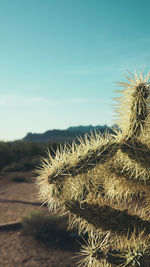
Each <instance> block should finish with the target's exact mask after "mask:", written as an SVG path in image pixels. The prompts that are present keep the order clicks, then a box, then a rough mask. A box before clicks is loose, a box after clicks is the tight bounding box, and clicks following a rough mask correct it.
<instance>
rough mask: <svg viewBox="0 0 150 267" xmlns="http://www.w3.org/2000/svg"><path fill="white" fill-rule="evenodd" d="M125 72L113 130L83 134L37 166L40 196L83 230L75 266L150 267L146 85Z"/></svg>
mask: <svg viewBox="0 0 150 267" xmlns="http://www.w3.org/2000/svg"><path fill="white" fill-rule="evenodd" d="M149 77H150V74H148V75H147V76H145V77H144V76H143V75H142V74H141V73H140V74H139V75H138V74H137V73H135V75H133V74H131V73H130V77H127V79H128V83H119V84H120V85H121V86H123V87H124V88H125V89H123V90H122V91H117V92H121V93H122V94H123V97H120V98H116V100H117V101H118V102H119V108H117V109H116V112H117V113H118V114H119V117H120V118H119V119H118V120H117V121H116V122H117V123H118V126H119V130H118V129H117V128H116V129H115V130H114V131H115V134H108V133H107V132H106V133H105V134H104V135H102V134H100V133H97V132H96V133H95V134H91V136H88V135H85V138H84V140H83V139H80V140H79V141H80V144H76V143H75V142H73V143H72V145H71V146H70V145H65V146H64V147H61V146H60V148H58V149H57V151H56V154H55V157H52V156H51V155H50V153H48V157H47V158H46V159H43V160H42V162H41V166H40V167H39V168H38V170H37V172H38V177H37V187H38V191H39V196H40V198H41V199H42V201H43V202H44V203H47V204H48V206H49V208H53V209H54V210H57V209H59V211H60V213H61V214H63V213H68V215H69V227H70V228H71V227H76V228H77V229H78V233H79V234H82V233H88V236H89V241H88V242H87V241H86V242H85V244H84V245H83V247H82V249H81V253H80V255H82V256H83V258H82V259H81V260H80V262H79V266H88V267H96V266H97V267H99V266H120V267H121V266H122V267H123V266H147V267H148V266H150V135H149V134H150V133H149V131H150V85H149Z"/></svg>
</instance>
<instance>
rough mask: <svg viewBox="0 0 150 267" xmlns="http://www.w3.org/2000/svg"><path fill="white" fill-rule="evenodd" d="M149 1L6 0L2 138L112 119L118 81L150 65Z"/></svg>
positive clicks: (2, 7)
mask: <svg viewBox="0 0 150 267" xmlns="http://www.w3.org/2000/svg"><path fill="white" fill-rule="evenodd" d="M149 10H150V2H149V1H144V0H143V1H141V0H140V1H139V0H132V1H131V0H130V1H129V0H126V1H122V0H113V1H112V0H22V1H20V0H0V118H1V123H0V125H1V127H0V128H1V129H0V140H4V141H7V140H15V139H20V138H23V137H24V136H25V135H26V133H27V132H36V133H42V132H45V131H46V130H50V129H54V128H55V129H66V128H67V127H69V126H77V125H89V124H92V125H104V124H107V125H108V126H111V125H112V124H113V123H114V122H115V121H114V117H113V114H114V111H113V108H112V106H111V105H112V104H115V101H114V100H113V99H112V98H113V97H116V96H117V94H115V93H114V92H113V91H114V90H115V89H116V88H117V89H118V86H117V85H115V84H114V82H115V81H124V80H125V78H124V75H126V74H127V70H129V71H131V72H134V71H135V70H143V69H145V73H146V72H147V71H148V70H149V67H150V66H149V65H150V19H149Z"/></svg>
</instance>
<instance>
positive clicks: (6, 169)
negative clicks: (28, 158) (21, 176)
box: [2, 162, 23, 172]
mask: <svg viewBox="0 0 150 267" xmlns="http://www.w3.org/2000/svg"><path fill="white" fill-rule="evenodd" d="M22 170H23V164H22V163H20V162H13V163H11V164H10V165H8V166H5V167H4V168H3V169H2V171H3V172H15V171H22Z"/></svg>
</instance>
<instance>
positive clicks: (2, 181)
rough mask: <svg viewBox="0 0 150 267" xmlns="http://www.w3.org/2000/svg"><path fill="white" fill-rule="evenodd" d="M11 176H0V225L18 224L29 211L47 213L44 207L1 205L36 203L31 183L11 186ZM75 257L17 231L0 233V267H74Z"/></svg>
mask: <svg viewBox="0 0 150 267" xmlns="http://www.w3.org/2000/svg"><path fill="white" fill-rule="evenodd" d="M11 175H12V174H1V175H0V224H6V223H10V222H16V221H21V219H22V217H24V216H26V215H27V214H28V213H29V212H30V211H31V210H39V209H45V210H46V211H47V212H48V209H47V208H46V207H43V208H41V207H38V206H34V205H31V204H29V205H28V204H21V203H15V202H13V203H11V202H1V200H17V201H18V200H19V201H30V202H39V200H38V199H37V192H36V187H35V185H34V183H33V182H29V183H24V182H22V183H18V182H13V181H11ZM13 175H14V174H13ZM17 175H18V174H17ZM24 175H26V177H27V178H28V180H32V179H31V177H32V174H31V173H26V174H24ZM75 253H76V252H75V251H66V250H61V249H59V248H52V247H48V246H46V245H45V244H43V243H40V242H38V241H36V240H35V239H34V238H33V237H29V236H28V237H27V236H24V235H23V234H22V231H21V229H20V230H15V231H1V232H0V267H22V266H25V267H32V266H36V267H48V266H50V267H51V266H53V267H54V266H55V267H71V266H72V267H74V266H77V264H76V261H75V260H74V259H72V257H73V256H75Z"/></svg>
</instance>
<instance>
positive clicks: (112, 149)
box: [48, 142, 120, 184]
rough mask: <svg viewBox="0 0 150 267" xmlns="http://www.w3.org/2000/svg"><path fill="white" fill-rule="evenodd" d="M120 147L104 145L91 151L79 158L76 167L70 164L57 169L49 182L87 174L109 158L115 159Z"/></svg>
mask: <svg viewBox="0 0 150 267" xmlns="http://www.w3.org/2000/svg"><path fill="white" fill-rule="evenodd" d="M119 147H120V144H119V143H117V142H113V143H112V144H106V145H103V146H101V147H100V148H99V149H97V150H91V151H90V150H89V151H88V152H87V154H86V156H84V157H80V156H79V157H78V161H77V163H76V164H75V165H74V166H70V164H69V163H68V164H64V165H63V166H62V168H61V169H59V170H57V169H56V170H55V171H54V172H53V173H52V174H51V175H50V176H49V177H48V181H49V183H50V184H51V183H55V182H56V180H59V179H62V178H67V177H75V176H77V175H79V174H81V173H86V172H88V171H90V170H92V169H93V168H94V167H96V166H97V165H99V164H104V163H105V161H106V160H108V158H110V157H113V156H114V155H115V154H116V152H117V151H118V149H119Z"/></svg>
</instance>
